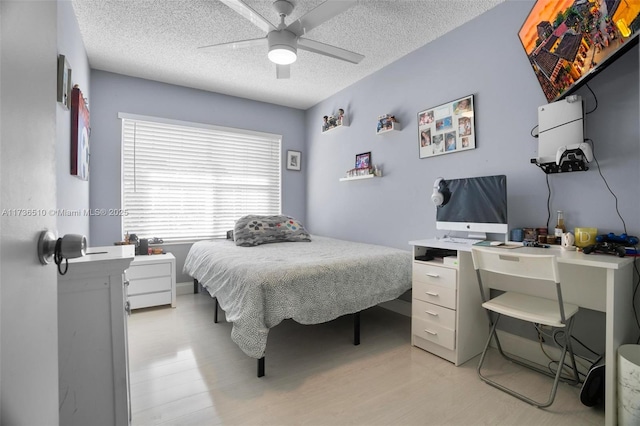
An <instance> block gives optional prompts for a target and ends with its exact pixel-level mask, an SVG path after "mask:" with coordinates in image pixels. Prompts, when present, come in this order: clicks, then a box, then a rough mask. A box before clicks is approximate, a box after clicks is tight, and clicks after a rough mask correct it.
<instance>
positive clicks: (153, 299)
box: [129, 291, 171, 309]
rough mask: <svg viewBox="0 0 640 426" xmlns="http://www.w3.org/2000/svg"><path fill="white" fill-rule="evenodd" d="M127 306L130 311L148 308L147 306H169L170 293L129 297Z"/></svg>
mask: <svg viewBox="0 0 640 426" xmlns="http://www.w3.org/2000/svg"><path fill="white" fill-rule="evenodd" d="M129 304H130V306H131V309H140V308H148V307H149V306H159V305H170V304H171V291H164V292H161V293H149V294H140V295H138V296H129Z"/></svg>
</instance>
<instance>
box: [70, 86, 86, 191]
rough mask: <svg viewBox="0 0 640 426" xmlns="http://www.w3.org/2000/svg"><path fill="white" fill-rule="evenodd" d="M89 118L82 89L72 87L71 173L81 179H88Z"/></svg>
mask: <svg viewBox="0 0 640 426" xmlns="http://www.w3.org/2000/svg"><path fill="white" fill-rule="evenodd" d="M89 118H90V117H89V107H88V105H87V102H86V100H85V99H84V97H83V96H82V91H81V90H80V88H78V87H74V88H73V90H72V91H71V174H72V175H73V176H76V177H78V178H79V179H82V180H89V137H90V136H91V127H90V121H89Z"/></svg>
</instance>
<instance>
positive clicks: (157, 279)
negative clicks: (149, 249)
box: [125, 253, 176, 309]
mask: <svg viewBox="0 0 640 426" xmlns="http://www.w3.org/2000/svg"><path fill="white" fill-rule="evenodd" d="M125 275H126V277H127V281H128V282H129V288H128V294H129V303H130V304H131V309H140V308H148V307H150V306H160V305H171V306H172V307H175V306H176V258H175V257H174V256H173V255H172V254H171V253H165V254H152V255H149V256H136V257H135V259H134V260H133V262H131V266H130V267H129V269H127V271H126V273H125Z"/></svg>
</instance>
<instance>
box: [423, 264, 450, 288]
mask: <svg viewBox="0 0 640 426" xmlns="http://www.w3.org/2000/svg"><path fill="white" fill-rule="evenodd" d="M456 272H457V271H456V270H455V269H449V268H443V267H441V266H434V265H430V264H426V263H419V262H414V263H413V281H414V282H416V281H419V282H422V283H428V284H434V285H439V286H441V287H449V288H451V289H453V290H455V289H456V287H457V286H456Z"/></svg>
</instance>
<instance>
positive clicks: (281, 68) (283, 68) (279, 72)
mask: <svg viewBox="0 0 640 426" xmlns="http://www.w3.org/2000/svg"><path fill="white" fill-rule="evenodd" d="M290 71H291V68H290V67H289V65H278V64H276V78H277V79H283V78H289V76H290V75H291V72H290Z"/></svg>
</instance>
